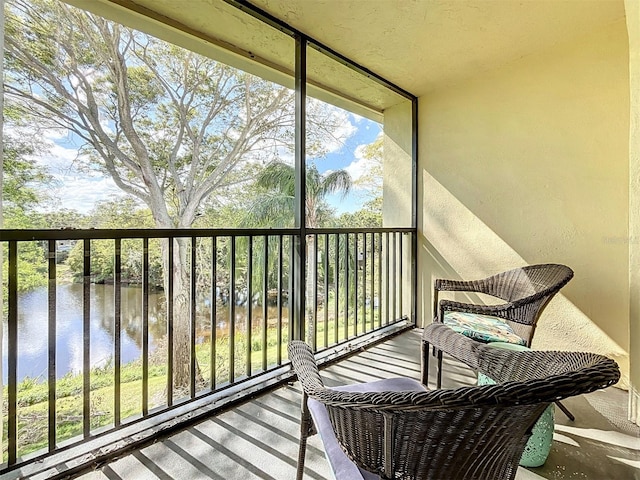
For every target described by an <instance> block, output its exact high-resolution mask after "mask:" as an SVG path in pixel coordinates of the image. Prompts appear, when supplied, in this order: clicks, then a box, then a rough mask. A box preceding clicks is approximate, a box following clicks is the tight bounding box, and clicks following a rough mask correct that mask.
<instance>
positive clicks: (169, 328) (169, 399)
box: [167, 237, 174, 407]
mask: <svg viewBox="0 0 640 480" xmlns="http://www.w3.org/2000/svg"><path fill="white" fill-rule="evenodd" d="M167 241H168V242H169V244H168V245H167V255H168V256H169V258H168V259H167V269H168V272H167V406H168V407H170V406H172V405H173V287H174V280H173V250H174V239H173V237H169V238H168V240H167Z"/></svg>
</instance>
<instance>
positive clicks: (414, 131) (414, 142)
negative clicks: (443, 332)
mask: <svg viewBox="0 0 640 480" xmlns="http://www.w3.org/2000/svg"><path fill="white" fill-rule="evenodd" d="M411 228H412V229H413V232H412V233H411V247H410V248H411V321H412V322H413V324H414V325H417V324H418V319H417V318H416V316H417V312H418V258H417V257H418V235H417V234H416V232H417V228H418V99H417V98H414V99H412V100H411Z"/></svg>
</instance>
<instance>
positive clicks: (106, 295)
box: [2, 284, 166, 381]
mask: <svg viewBox="0 0 640 480" xmlns="http://www.w3.org/2000/svg"><path fill="white" fill-rule="evenodd" d="M113 292H114V288H113V285H91V348H90V353H91V365H92V366H102V365H105V364H107V363H108V362H109V361H110V360H111V359H112V357H113V351H114V347H113V345H114V332H115V331H114V307H113V305H114V297H113ZM149 297H150V298H149V343H150V345H151V348H154V347H155V345H156V342H157V340H158V339H160V338H161V337H162V335H163V334H164V331H165V328H166V320H165V318H164V315H163V314H162V311H161V307H162V306H163V301H164V300H163V299H164V297H163V296H162V294H150V296H149ZM56 303H57V305H56V317H57V318H56V328H57V332H56V337H57V340H56V374H57V376H58V378H60V377H63V376H64V375H65V374H67V373H68V372H74V373H78V372H81V371H82V362H83V341H82V338H83V333H82V285H80V284H69V285H58V288H57V298H56ZM121 322H122V330H121V338H122V362H123V363H125V362H130V361H132V360H135V359H136V358H138V357H139V356H140V351H141V346H142V290H141V289H140V288H135V287H123V288H122V319H121ZM4 332H5V334H4V336H3V343H4V344H3V372H2V373H3V378H4V380H5V381H6V379H7V325H6V322H5V325H4ZM48 348H49V347H48V293H47V289H46V288H39V289H36V290H33V291H31V292H28V293H25V294H22V295H20V297H19V298H18V380H21V379H23V378H24V377H27V376H28V377H33V378H38V377H40V378H46V376H47V364H48V358H47V356H48Z"/></svg>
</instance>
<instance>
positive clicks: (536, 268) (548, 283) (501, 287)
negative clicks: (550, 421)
mask: <svg viewBox="0 0 640 480" xmlns="http://www.w3.org/2000/svg"><path fill="white" fill-rule="evenodd" d="M572 278H573V270H571V269H570V268H569V267H567V266H565V265H557V264H542V265H530V266H526V267H521V268H516V269H513V270H509V271H506V272H503V273H499V274H497V275H492V276H490V277H488V278H484V279H482V280H471V281H462V280H445V279H437V280H435V282H434V292H433V312H434V316H435V318H434V322H444V323H449V324H450V325H451V324H452V323H455V320H452V322H451V323H450V322H448V318H446V317H448V316H449V315H448V313H450V312H463V313H468V314H474V315H475V316H478V315H479V316H480V317H483V318H493V319H499V321H502V323H503V324H506V327H505V328H507V329H510V332H511V333H513V335H512V338H515V339H516V341H517V342H518V343H520V344H522V345H524V346H526V347H530V346H531V340H532V339H533V334H534V333H535V329H536V324H537V322H538V319H539V318H540V314H541V313H542V311H543V310H544V308H545V307H546V306H547V304H548V303H549V301H550V300H551V299H552V298H553V297H554V295H555V294H556V293H558V292H559V291H560V289H561V288H562V287H564V286H565V285H566V284H567V283H568V282H569V280H571V279H572ZM441 291H457V292H475V293H482V294H486V295H490V296H492V297H495V298H498V299H500V300H504V301H505V302H506V303H500V304H497V305H482V304H473V303H461V302H456V301H453V300H440V301H438V292H441ZM474 333H475V332H474V331H473V330H472V329H468V330H466V331H465V333H464V334H465V335H471V336H472V338H474V339H475V340H478V341H487V340H486V339H483V338H482V337H481V336H479V335H474ZM489 341H491V340H489ZM494 341H495V340H494ZM504 341H513V340H511V339H509V340H504ZM425 343H426V342H423V348H422V356H423V363H424V362H426V361H428V359H427V351H426V348H425ZM427 381H428V370H427V369H426V368H424V365H423V369H422V382H423V383H424V384H425V385H426V384H427ZM441 385H442V352H438V373H437V380H436V386H437V387H438V388H440V386H441ZM569 415H570V414H569Z"/></svg>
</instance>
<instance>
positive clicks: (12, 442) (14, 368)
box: [7, 241, 18, 465]
mask: <svg viewBox="0 0 640 480" xmlns="http://www.w3.org/2000/svg"><path fill="white" fill-rule="evenodd" d="M8 256H9V272H8V274H9V276H8V279H7V280H8V290H9V291H8V292H7V303H8V305H7V306H8V310H9V312H8V313H9V317H8V320H7V323H8V325H7V357H8V358H7V370H8V371H7V383H8V405H7V413H8V416H7V423H8V425H7V440H8V442H7V443H8V446H7V448H8V450H7V463H8V465H14V464H15V463H16V460H17V458H18V455H17V452H18V242H16V241H11V242H9V253H8Z"/></svg>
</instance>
